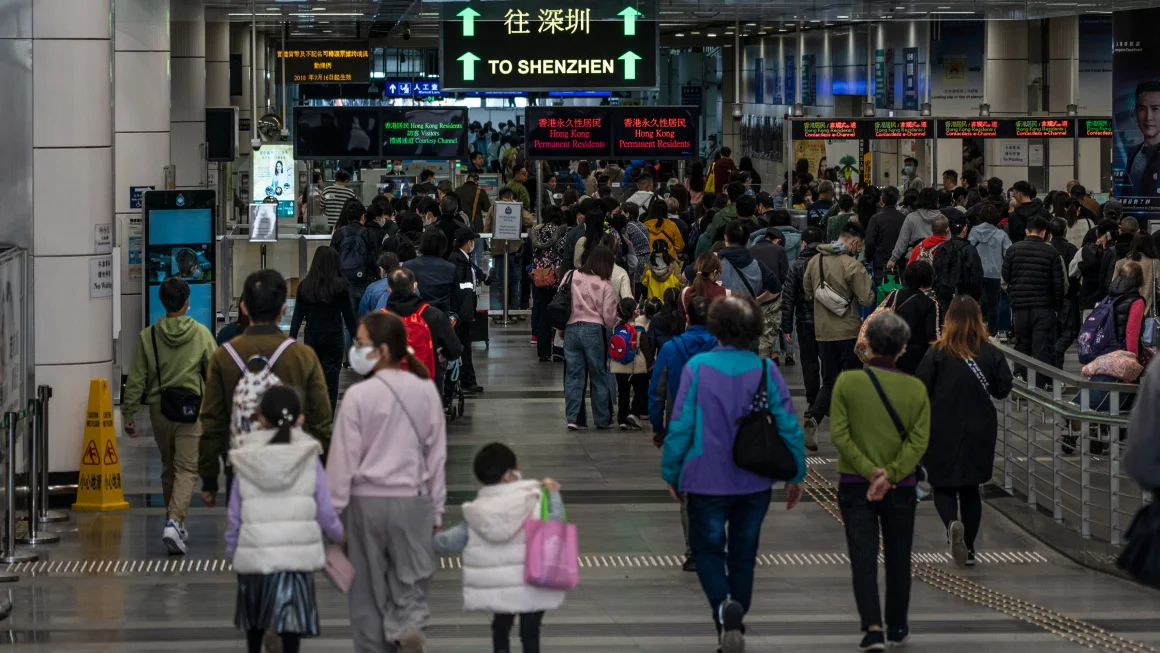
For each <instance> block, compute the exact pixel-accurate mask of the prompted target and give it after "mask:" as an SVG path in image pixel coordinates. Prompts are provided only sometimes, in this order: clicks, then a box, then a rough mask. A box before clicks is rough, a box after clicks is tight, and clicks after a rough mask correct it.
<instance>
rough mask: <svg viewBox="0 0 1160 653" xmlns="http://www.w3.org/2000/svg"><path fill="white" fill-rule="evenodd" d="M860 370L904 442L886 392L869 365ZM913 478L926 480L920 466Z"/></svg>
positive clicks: (898, 420) (901, 429) (900, 425)
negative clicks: (875, 392) (872, 386)
mask: <svg viewBox="0 0 1160 653" xmlns="http://www.w3.org/2000/svg"><path fill="white" fill-rule="evenodd" d="M903 303H905V302H903ZM936 305H937V304H936ZM862 369H864V370H865V371H866V376H868V377H870V383H873V384H874V389H875V390H877V391H878V398H879V399H881V400H882V404H883V405H884V406H886V413H887V414H888V415H890V421H891V422H894V428H895V429H898V437H899V438H900V439H901V440H902V441H903V442H906V438H907V437H908V436H909V435H910V434H909V433H907V432H906V427H905V426H903V425H902V419H901V418H899V417H898V413H896V412H894V406H893V405H892V404H891V403H890V399H888V398H887V397H886V391H885V390H883V389H882V384H881V383H879V382H878V377H877V376H874V373H873V372H871V371H870V366H869V365H866V366H865V367H863V368H862ZM914 477H915V479H916V480H919V481H925V480H926V470H925V469H923V468H922V465H916V466H915V468H914Z"/></svg>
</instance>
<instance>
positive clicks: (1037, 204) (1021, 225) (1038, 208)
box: [1007, 199, 1051, 244]
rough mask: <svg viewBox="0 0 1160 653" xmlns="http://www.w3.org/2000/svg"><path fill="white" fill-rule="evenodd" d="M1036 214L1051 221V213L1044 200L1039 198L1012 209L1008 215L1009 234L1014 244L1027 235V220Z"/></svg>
mask: <svg viewBox="0 0 1160 653" xmlns="http://www.w3.org/2000/svg"><path fill="white" fill-rule="evenodd" d="M1036 215H1038V216H1039V217H1041V218H1043V219H1044V220H1047V221H1048V222H1051V213H1050V212H1048V210H1047V209H1045V208H1043V202H1042V201H1040V200H1039V199H1033V200H1031V201H1030V202H1024V203H1022V204H1020V205H1019V206H1016V207H1015V210H1013V211H1011V213H1010V215H1008V216H1007V235H1008V236H1009V237H1010V238H1011V242H1012V244H1014V243H1017V242H1019V241H1021V240H1023V239H1024V238H1025V237H1026V234H1027V221H1028V220H1030V219H1031V217H1032V216H1036Z"/></svg>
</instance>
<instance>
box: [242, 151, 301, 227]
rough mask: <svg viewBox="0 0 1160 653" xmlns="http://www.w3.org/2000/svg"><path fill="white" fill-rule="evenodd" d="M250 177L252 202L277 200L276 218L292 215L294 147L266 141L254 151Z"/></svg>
mask: <svg viewBox="0 0 1160 653" xmlns="http://www.w3.org/2000/svg"><path fill="white" fill-rule="evenodd" d="M252 162H253V169H252V173H251V175H252V176H251V177H250V179H251V180H252V182H251V183H253V188H254V202H255V203H261V202H262V201H263V200H264V199H266V198H268V197H270V198H273V199H275V200H278V217H279V218H293V217H294V146H293V145H291V144H289V143H285V144H274V143H267V144H265V145H263V146H262V149H260V150H257V151H255V152H254V156H253V158H252Z"/></svg>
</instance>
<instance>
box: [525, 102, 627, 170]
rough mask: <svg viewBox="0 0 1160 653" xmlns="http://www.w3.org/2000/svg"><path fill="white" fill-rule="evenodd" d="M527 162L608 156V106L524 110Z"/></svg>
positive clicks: (530, 108) (609, 118)
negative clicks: (532, 160)
mask: <svg viewBox="0 0 1160 653" xmlns="http://www.w3.org/2000/svg"><path fill="white" fill-rule="evenodd" d="M524 118H525V120H526V122H527V141H526V145H527V156H528V158H529V159H578V158H602V157H611V156H612V109H611V108H610V107H528V108H527V109H526V110H525V111H524Z"/></svg>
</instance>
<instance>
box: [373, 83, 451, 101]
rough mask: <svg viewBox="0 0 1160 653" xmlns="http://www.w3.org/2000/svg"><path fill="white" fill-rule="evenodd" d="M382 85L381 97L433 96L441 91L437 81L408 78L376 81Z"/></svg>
mask: <svg viewBox="0 0 1160 653" xmlns="http://www.w3.org/2000/svg"><path fill="white" fill-rule="evenodd" d="M378 84H379V85H380V86H382V87H383V97H420V98H422V97H433V96H439V95H442V94H443V93H442V92H441V91H440V90H439V88H440V87H439V82H420V81H413V80H410V79H385V80H382V81H380V82H378Z"/></svg>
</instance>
